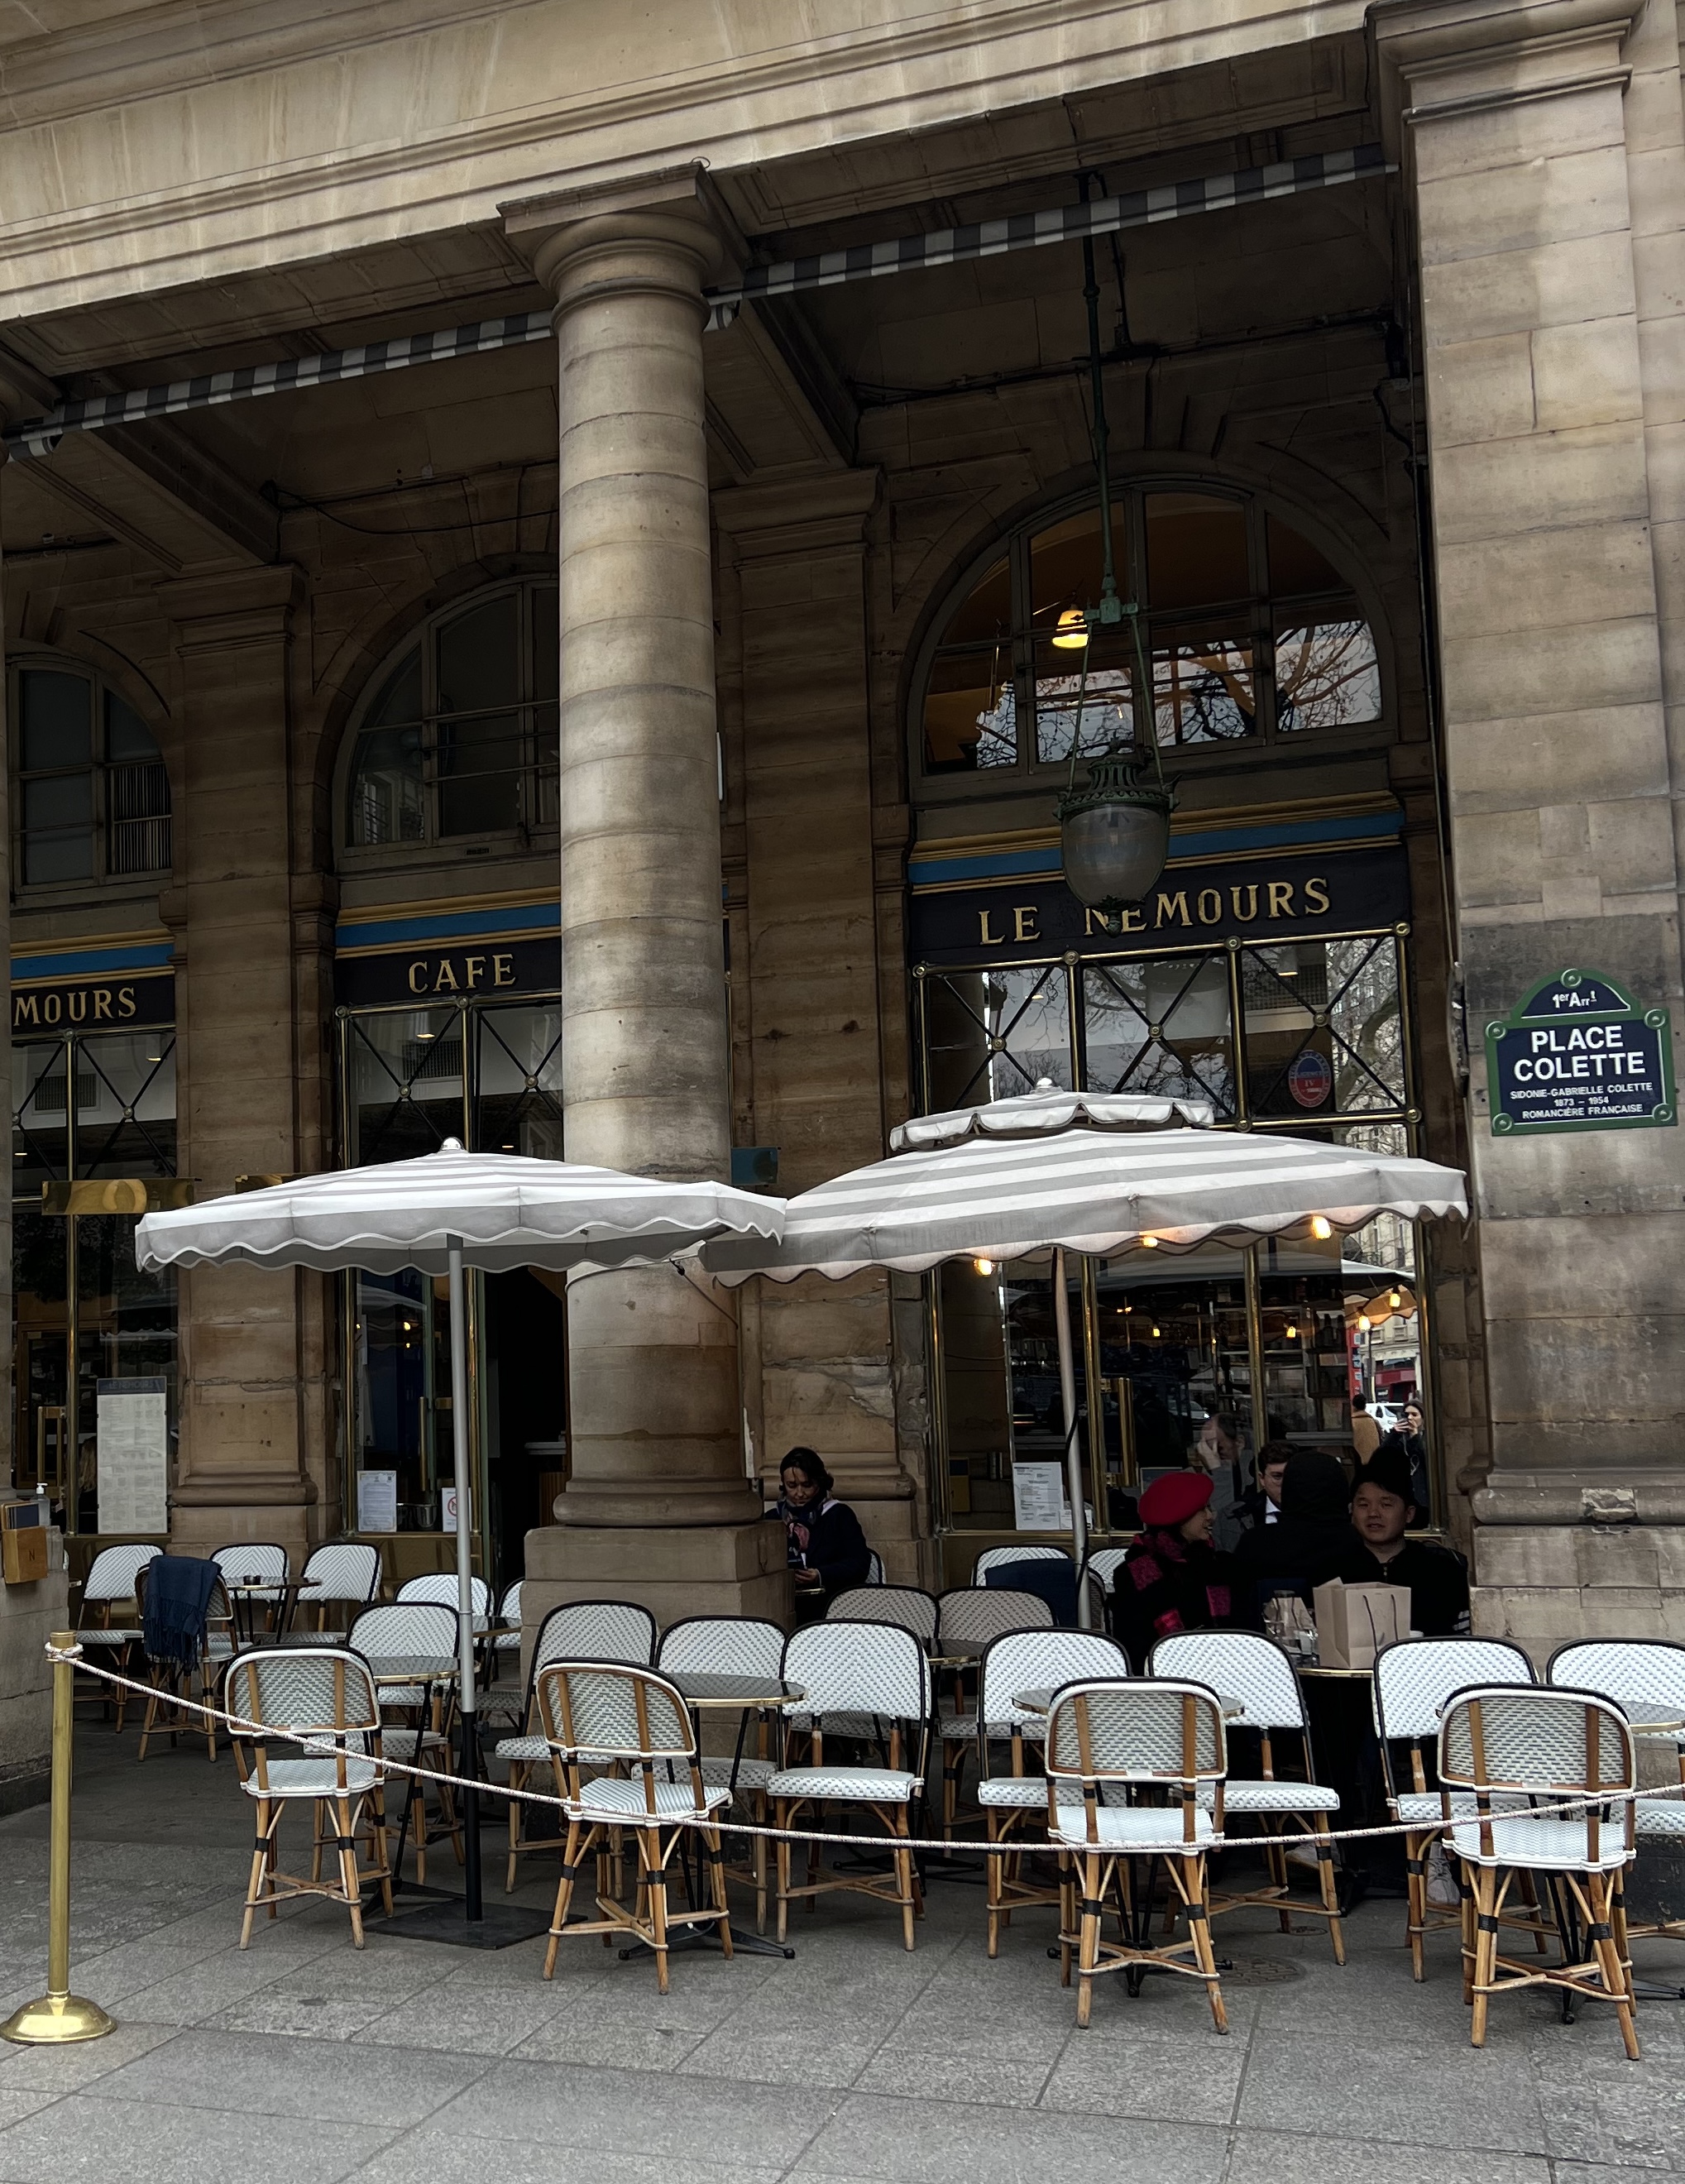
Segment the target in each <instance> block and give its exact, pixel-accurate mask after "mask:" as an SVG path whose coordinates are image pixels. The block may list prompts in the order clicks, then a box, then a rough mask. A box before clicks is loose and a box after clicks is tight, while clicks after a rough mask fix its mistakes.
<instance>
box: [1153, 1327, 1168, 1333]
mask: <svg viewBox="0 0 1685 2184" xmlns="http://www.w3.org/2000/svg"><path fill="white" fill-rule="evenodd" d="M1164 1331H1165V1330H1164V1329H1163V1328H1162V1327H1155V1328H1154V1329H1153V1332H1154V1334H1163V1333H1164Z"/></svg>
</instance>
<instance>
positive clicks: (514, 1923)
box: [371, 1889, 550, 1949]
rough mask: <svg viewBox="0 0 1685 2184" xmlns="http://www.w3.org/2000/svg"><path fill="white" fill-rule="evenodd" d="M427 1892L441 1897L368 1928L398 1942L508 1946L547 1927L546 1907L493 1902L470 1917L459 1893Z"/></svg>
mask: <svg viewBox="0 0 1685 2184" xmlns="http://www.w3.org/2000/svg"><path fill="white" fill-rule="evenodd" d="M428 1893H429V1894H430V1895H433V1894H435V1893H437V1896H438V1897H440V1898H441V1900H440V1901H437V1902H435V1903H422V1904H419V1905H418V1906H417V1907H416V1908H415V1909H414V1910H413V1911H395V1912H394V1913H393V1914H392V1917H391V1918H390V1919H380V1920H378V1921H377V1922H376V1923H375V1925H374V1926H373V1928H372V1930H371V1931H374V1932H375V1933H377V1934H391V1935H392V1936H395V1938H396V1939H398V1941H401V1942H445V1943H446V1944H447V1945H448V1946H449V1947H453V1948H458V1949H509V1948H513V1947H514V1946H515V1944H516V1943H517V1942H531V1941H532V1940H534V1939H536V1937H537V1936H538V1935H540V1934H546V1933H548V1931H549V1930H550V1914H549V1913H548V1911H530V1910H526V1909H525V1908H522V1907H521V1906H520V1904H515V1903H493V1904H488V1905H487V1907H486V1908H485V1909H484V1910H483V1911H482V1913H481V1916H480V1917H479V1918H477V1919H470V1917H469V1916H468V1914H467V1906H466V1903H464V1899H463V1897H460V1896H447V1895H445V1893H444V1892H443V1891H442V1890H439V1891H437V1892H435V1891H433V1890H431V1889H430V1890H429V1891H428Z"/></svg>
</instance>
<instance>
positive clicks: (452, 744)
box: [439, 713, 522, 834]
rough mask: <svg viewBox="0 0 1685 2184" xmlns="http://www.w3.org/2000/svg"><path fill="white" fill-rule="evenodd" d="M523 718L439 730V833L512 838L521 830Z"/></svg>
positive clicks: (449, 724)
mask: <svg viewBox="0 0 1685 2184" xmlns="http://www.w3.org/2000/svg"><path fill="white" fill-rule="evenodd" d="M521 755H522V754H521V734H520V715H519V714H518V713H495V714H492V715H491V716H484V717H481V719H478V720H466V721H441V722H440V724H439V832H440V833H441V834H491V833H511V832H513V830H514V828H515V827H519V826H520V772H521V768H520V760H521Z"/></svg>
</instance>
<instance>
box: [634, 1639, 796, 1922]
mask: <svg viewBox="0 0 1685 2184" xmlns="http://www.w3.org/2000/svg"><path fill="white" fill-rule="evenodd" d="M655 1665H656V1667H657V1668H658V1669H660V1670H661V1671H662V1672H663V1673H664V1674H666V1675H670V1676H671V1675H685V1674H694V1675H710V1676H765V1678H766V1679H767V1680H768V1682H769V1683H771V1684H776V1683H777V1682H778V1681H779V1680H780V1678H781V1676H782V1674H783V1673H784V1633H783V1632H782V1631H781V1630H780V1629H779V1627H778V1625H777V1624H776V1623H764V1622H762V1621H760V1620H759V1618H757V1617H755V1616H753V1615H690V1616H687V1617H685V1618H684V1619H683V1620H682V1621H681V1622H678V1623H672V1624H669V1625H668V1627H667V1628H666V1630H664V1631H663V1632H662V1634H661V1644H660V1646H659V1650H658V1651H657V1653H656V1656H655ZM773 1712H774V1710H772V1709H770V1708H765V1707H760V1708H756V1709H755V1713H756V1716H757V1720H756V1734H755V1747H756V1748H755V1750H754V1752H744V1751H743V1750H742V1741H741V1739H740V1741H739V1747H738V1750H737V1753H736V1754H735V1755H734V1757H733V1758H726V1756H725V1755H724V1754H723V1753H721V1754H719V1755H717V1756H716V1757H715V1758H705V1759H703V1760H702V1761H700V1762H699V1765H700V1767H701V1770H702V1779H703V1781H704V1782H705V1783H706V1784H707V1785H708V1786H709V1789H712V1790H727V1791H735V1792H736V1794H737V1800H738V1802H740V1804H741V1805H742V1808H743V1810H744V1811H745V1813H747V1814H748V1817H749V1819H750V1820H751V1821H752V1822H753V1824H754V1825H755V1826H757V1827H765V1825H766V1814H767V1804H766V1786H767V1784H768V1783H769V1782H770V1780H772V1778H773V1776H774V1775H776V1773H777V1772H778V1766H779V1763H778V1761H777V1760H776V1759H774V1758H772V1756H771V1753H770V1751H769V1749H768V1744H769V1741H770V1728H771V1725H772V1721H773ZM743 1730H744V1733H745V1734H747V1730H748V1723H747V1721H745V1722H744V1724H743ZM749 1844H750V1852H749V1863H748V1866H747V1867H746V1868H744V1869H742V1878H744V1879H746V1880H748V1882H749V1883H750V1885H751V1886H753V1887H754V1903H755V1922H756V1925H757V1926H758V1928H759V1931H761V1932H762V1933H765V1931H766V1896H767V1859H766V1837H765V1836H750V1838H749ZM730 1870H731V1869H730V1868H728V1871H730Z"/></svg>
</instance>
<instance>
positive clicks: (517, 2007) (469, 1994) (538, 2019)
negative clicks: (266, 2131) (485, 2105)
mask: <svg viewBox="0 0 1685 2184" xmlns="http://www.w3.org/2000/svg"><path fill="white" fill-rule="evenodd" d="M253 1999H254V2000H259V2001H260V2000H262V1999H263V1997H253ZM571 2007H573V2004H572V2003H571V2002H570V1999H569V1997H566V1996H563V1995H558V1994H555V1993H554V1992H551V1991H549V1990H548V1989H546V1988H545V1987H544V1986H543V1985H542V1982H541V1981H537V1980H535V1981H533V1983H532V1985H531V1987H527V1988H518V1987H507V1986H466V1985H458V1984H456V1983H454V1982H453V1981H446V1980H442V1981H440V1982H439V1983H438V1985H437V1986H430V1987H428V1988H426V1989H425V1992H422V1993H420V1994H415V1995H411V1996H410V1997H409V1998H408V2000H407V2001H403V2002H400V2003H398V2004H397V2005H396V2006H395V2007H393V2008H392V2009H384V2010H382V2011H381V2013H380V2014H379V2015H377V2016H375V2017H373V2018H371V2019H370V2020H368V2021H367V2022H366V2023H365V2024H364V2025H362V2026H361V2028H360V2029H359V2031H357V2032H356V2033H355V2035H354V2036H353V2037H354V2039H355V2040H356V2042H358V2044H359V2045H366V2046H370V2047H380V2048H436V2049H438V2050H440V2051H442V2053H446V2054H451V2053H457V2054H463V2055H507V2054H508V2053H509V2050H510V2049H511V2048H515V2047H518V2046H519V2045H520V2042H522V2041H523V2040H525V2039H526V2037H527V2036H528V2035H529V2034H531V2033H533V2032H536V2031H537V2030H538V2029H539V2027H540V2026H541V2025H548V2024H549V2023H550V2022H551V2021H552V2020H553V2019H555V2018H558V2017H560V2016H564V2015H565V2014H567V2012H568V2011H569V2009H570V2008H571Z"/></svg>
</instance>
